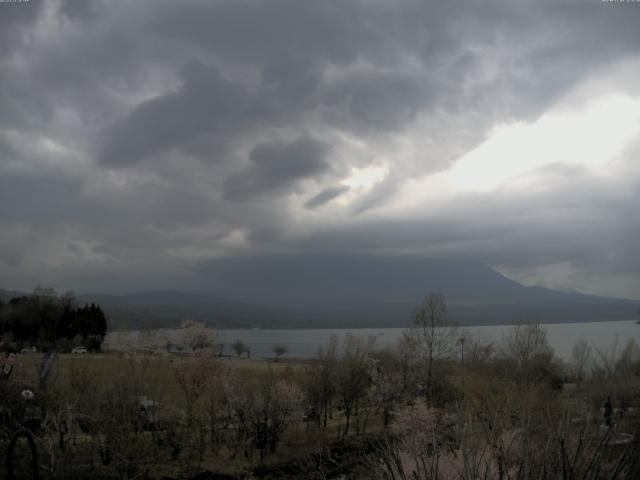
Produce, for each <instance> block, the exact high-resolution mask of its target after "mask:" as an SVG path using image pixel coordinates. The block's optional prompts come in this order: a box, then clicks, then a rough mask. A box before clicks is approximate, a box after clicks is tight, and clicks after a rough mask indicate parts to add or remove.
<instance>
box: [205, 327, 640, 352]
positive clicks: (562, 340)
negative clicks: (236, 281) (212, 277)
mask: <svg viewBox="0 0 640 480" xmlns="http://www.w3.org/2000/svg"><path fill="white" fill-rule="evenodd" d="M510 328H512V327H511V326H509V325H497V326H482V327H465V330H466V331H467V332H468V333H469V334H470V335H471V336H472V337H473V338H475V339H477V340H480V341H482V342H491V341H493V342H500V341H501V340H502V339H503V338H504V336H505V334H506V333H507V332H508V330H509V329H510ZM544 328H545V329H546V330H547V337H548V339H549V343H550V344H551V346H552V347H553V348H555V350H556V354H557V355H558V356H559V357H561V358H563V359H565V360H569V359H570V357H571V349H572V348H573V345H574V344H575V343H576V342H578V341H579V340H585V341H587V342H589V343H590V344H591V345H592V346H593V347H595V348H598V349H600V350H601V351H604V350H607V349H608V350H609V351H611V350H612V349H613V348H614V345H615V344H616V342H617V345H618V346H617V348H618V351H620V349H622V348H624V346H625V345H626V343H627V341H628V340H629V339H631V338H633V339H635V340H636V342H638V343H640V325H638V324H636V322H635V320H629V321H619V322H594V323H557V324H547V325H545V326H544ZM403 330H404V329H402V328H354V329H317V330H302V329H283V330H262V329H260V330H218V343H224V344H225V351H224V353H225V354H233V351H232V349H231V346H230V344H231V343H233V342H234V341H236V340H242V341H243V342H244V343H245V344H247V345H248V346H249V348H250V349H251V356H252V357H253V358H262V357H273V352H272V350H271V349H272V348H273V346H274V345H283V346H285V347H286V348H287V354H286V355H285V356H286V357H296V358H313V357H315V356H316V355H317V353H318V347H320V346H321V345H324V344H326V343H327V341H328V340H329V338H330V337H331V336H332V335H337V336H338V337H339V338H342V337H344V336H345V335H346V334H352V335H359V336H364V337H367V336H370V335H372V336H374V337H376V345H377V346H379V347H384V346H387V345H390V344H392V343H393V342H395V341H396V340H397V339H398V338H399V337H400V334H401V332H402V331H403Z"/></svg>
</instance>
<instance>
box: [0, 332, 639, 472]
mask: <svg viewBox="0 0 640 480" xmlns="http://www.w3.org/2000/svg"><path fill="white" fill-rule="evenodd" d="M442 331H443V330H439V331H438V332H442ZM435 334H436V333H435V332H430V331H429V329H428V327H424V328H423V327H420V326H417V327H416V328H414V329H412V330H411V331H410V332H409V333H408V335H407V336H405V337H403V338H402V339H401V341H400V342H399V343H398V344H397V345H394V346H392V347H390V348H387V349H377V348H373V346H374V342H373V341H372V339H365V338H359V337H354V336H346V337H344V338H343V339H341V340H339V339H337V338H336V339H334V340H333V341H332V342H330V343H328V344H327V345H326V346H325V348H324V349H323V350H322V351H321V352H320V354H319V356H318V358H316V359H306V360H294V359H287V360H286V361H284V360H282V359H281V360H280V361H275V360H253V359H246V358H242V359H239V358H227V357H224V358H221V357H216V356H213V355H211V354H208V353H205V352H201V353H197V354H191V355H181V354H167V353H164V354H145V353H125V354H123V353H97V354H85V355H74V354H60V355H57V358H56V359H55V361H54V362H53V363H52V364H51V366H50V369H49V374H48V377H47V378H46V381H41V378H40V377H41V374H40V372H41V365H42V360H43V354H38V353H25V354H20V355H19V357H18V360H17V362H16V364H15V367H14V369H13V372H12V373H11V376H10V377H9V378H8V379H6V378H5V379H3V380H2V381H1V382H0V388H1V389H2V392H0V393H1V394H2V398H3V399H4V400H3V404H2V406H1V410H0V413H1V415H0V420H1V422H0V449H2V450H5V449H6V448H7V446H8V442H9V440H10V438H11V436H12V435H13V434H14V433H15V432H16V431H18V430H20V429H24V428H27V429H29V430H31V431H32V432H33V436H34V439H35V442H36V445H37V450H38V456H39V464H38V465H39V466H38V469H39V472H40V475H41V477H43V478H51V479H58V478H62V479H66V478H105V479H106V478H114V479H115V478H120V479H128V480H131V479H134V478H158V479H159V478H163V479H168V478H175V479H178V478H218V479H221V478H222V479H225V478H228V479H231V478H247V479H248V478H273V479H275V478H291V479H309V480H315V479H331V478H336V479H337V478H354V479H355V478H358V479H360V478H362V479H372V480H379V479H380V480H381V479H385V480H402V479H405V478H411V476H413V478H416V479H417V480H427V479H431V478H433V477H432V473H429V472H433V471H438V472H439V478H442V479H462V480H472V479H477V478H478V475H480V474H481V473H482V472H484V473H482V475H483V478H486V479H487V480H502V479H504V478H506V477H505V475H506V474H507V472H508V473H509V477H510V478H514V479H518V480H519V479H524V478H531V476H530V475H532V474H535V477H534V478H546V479H548V480H556V479H558V480H559V479H562V480H566V479H567V478H570V477H566V476H563V475H564V474H563V473H562V472H563V471H565V470H566V469H569V468H570V469H573V471H574V472H577V473H576V475H577V476H574V477H573V478H583V476H585V475H586V477H584V478H590V479H594V480H595V479H600V478H607V479H617V480H621V479H624V478H635V477H634V476H633V475H635V474H636V473H637V472H640V460H639V459H638V458H639V457H638V455H637V453H638V445H639V442H637V440H636V436H635V433H636V431H637V430H638V426H640V417H638V411H639V407H640V395H639V392H640V347H638V346H637V344H635V343H634V342H630V343H629V344H628V345H627V346H626V347H625V348H624V349H621V350H620V351H618V352H617V353H616V352H614V353H612V354H611V355H608V356H607V355H599V356H597V355H595V354H594V356H593V357H591V358H590V359H589V355H587V353H588V345H586V344H583V345H581V346H580V345H578V346H579V347H580V348H578V349H576V353H575V355H574V358H573V361H572V363H567V362H562V361H561V360H559V359H558V358H557V357H555V356H554V354H553V349H551V348H550V347H549V345H548V342H547V340H546V337H545V332H544V330H543V329H542V327H540V326H539V325H536V324H531V325H523V326H519V327H514V330H513V332H511V335H510V337H508V339H507V341H505V343H504V344H503V345H500V346H496V345H492V344H480V343H474V342H473V341H471V340H468V341H466V342H465V344H464V348H465V356H464V363H462V362H461V361H460V359H458V358H456V355H455V351H456V350H455V348H454V349H453V350H439V351H436V347H435V345H436V343H435V337H433V336H431V335H435ZM438 334H439V333H438ZM456 338H457V337H451V338H449V339H443V338H439V339H438V340H439V341H440V343H439V344H438V345H440V347H438V348H442V346H443V345H446V344H447V342H451V341H455V339H456ZM431 339H434V342H433V343H430V341H431ZM458 343H459V342H458ZM429 345H431V346H429ZM451 345H454V346H455V345H456V344H455V343H451ZM458 346H460V345H459V344H458ZM581 349H582V350H581ZM583 350H584V351H583ZM448 351H449V352H454V353H447V352H448ZM429 352H434V355H433V356H431V355H429ZM581 352H582V353H581ZM27 389H29V390H30V391H31V392H33V398H32V396H31V393H29V392H26V390H27ZM16 455H17V456H16V463H17V468H19V469H21V470H20V471H22V472H23V473H24V472H27V471H28V459H29V455H28V454H27V450H26V446H25V444H21V446H20V448H19V449H18V451H17V453H16ZM470 462H471V463H470ZM473 462H475V463H473ZM0 466H1V468H2V469H5V468H6V465H5V464H0ZM434 469H435V470H434ZM546 469H549V471H548V472H547V474H545V475H546V476H544V475H542V472H543V471H545V470H546ZM563 469H564V470H563ZM414 472H415V473H414ZM525 472H529V473H525ZM532 472H533V473H532ZM0 474H1V475H3V476H4V474H5V472H4V471H1V472H0ZM205 474H206V475H209V477H198V475H205ZM485 474H486V475H485ZM340 475H346V476H347V477H340ZM538 475H542V476H541V477H538Z"/></svg>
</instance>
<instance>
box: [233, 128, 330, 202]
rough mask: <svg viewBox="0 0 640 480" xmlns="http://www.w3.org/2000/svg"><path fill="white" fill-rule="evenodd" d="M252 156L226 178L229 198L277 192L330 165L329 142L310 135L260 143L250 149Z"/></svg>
mask: <svg viewBox="0 0 640 480" xmlns="http://www.w3.org/2000/svg"><path fill="white" fill-rule="evenodd" d="M249 159H250V165H249V166H248V167H247V168H246V169H245V170H244V171H243V172H240V173H238V174H236V175H233V176H231V177H229V179H228V181H227V182H226V184H225V188H224V192H225V197H226V198H228V199H230V200H234V201H238V200H245V199H248V198H252V197H255V196H260V195H262V194H264V193H272V192H277V191H278V190H280V189H284V188H287V187H289V186H291V185H292V184H294V183H295V182H297V181H299V180H302V179H305V178H308V177H314V176H317V175H322V174H325V173H327V172H328V171H329V169H330V168H331V165H330V164H329V162H328V161H327V146H326V145H324V144H322V143H321V142H319V141H317V140H316V139H314V138H312V137H309V136H303V137H300V138H298V139H296V140H295V141H293V142H267V143H260V144H258V145H256V146H255V147H254V148H253V149H252V150H251V153H250V154H249Z"/></svg>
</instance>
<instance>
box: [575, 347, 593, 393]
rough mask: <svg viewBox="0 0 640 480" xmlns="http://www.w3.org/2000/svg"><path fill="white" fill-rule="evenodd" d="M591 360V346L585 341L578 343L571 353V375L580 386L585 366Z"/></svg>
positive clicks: (584, 373) (584, 374)
mask: <svg viewBox="0 0 640 480" xmlns="http://www.w3.org/2000/svg"><path fill="white" fill-rule="evenodd" d="M590 360H591V346H590V345H589V344H588V343H587V341H586V340H580V341H578V342H577V343H576V344H575V345H574V346H573V349H572V351H571V361H572V363H573V375H574V379H575V382H576V383H577V384H580V383H581V382H582V381H583V380H584V377H585V376H586V369H587V364H588V363H589V361H590Z"/></svg>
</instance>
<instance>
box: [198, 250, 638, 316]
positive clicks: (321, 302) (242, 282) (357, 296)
mask: <svg viewBox="0 0 640 480" xmlns="http://www.w3.org/2000/svg"><path fill="white" fill-rule="evenodd" d="M200 273H201V275H203V276H205V278H207V280H208V284H209V287H210V289H211V291H215V292H217V293H218V294H220V295H222V296H224V297H228V298H242V299H243V300H244V301H247V302H252V303H260V304H265V305H271V306H277V307H288V308H297V309H299V310H303V311H305V312H313V314H314V320H315V321H317V320H322V319H324V321H326V322H330V323H332V324H333V323H337V324H348V325H389V326H393V325H406V324H407V323H408V322H409V318H410V317H411V314H412V312H413V311H414V309H415V307H416V306H417V305H418V303H419V302H420V300H421V299H422V298H424V296H425V295H426V294H428V293H429V292H433V291H439V292H442V293H444V294H445V295H446V297H447V300H448V304H449V306H450V310H451V312H452V314H453V316H454V317H455V318H456V319H457V320H458V321H459V322H460V323H464V324H471V323H476V324H480V323H484V324H487V323H510V322H514V321H518V320H521V319H529V318H536V319H538V320H540V321H547V322H564V321H600V320H620V319H632V318H635V315H636V313H635V312H636V310H637V305H638V302H634V301H629V300H622V299H612V298H605V297H597V296H592V295H582V294H579V293H567V292H558V291H554V290H549V289H545V288H540V287H525V286H523V285H521V284H519V283H517V282H514V281H512V280H510V279H508V278H506V277H505V276H503V275H501V274H500V273H498V272H496V271H495V270H493V269H491V268H488V267H486V266H484V265H480V264H478V263H474V262H469V261H462V260H436V259H425V258H415V257H403V256H372V255H317V256H308V255H305V256H261V257H246V258H225V259H219V260H216V261H214V262H211V263H210V264H208V265H207V266H206V267H205V268H203V269H202V271H201V272H200Z"/></svg>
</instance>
